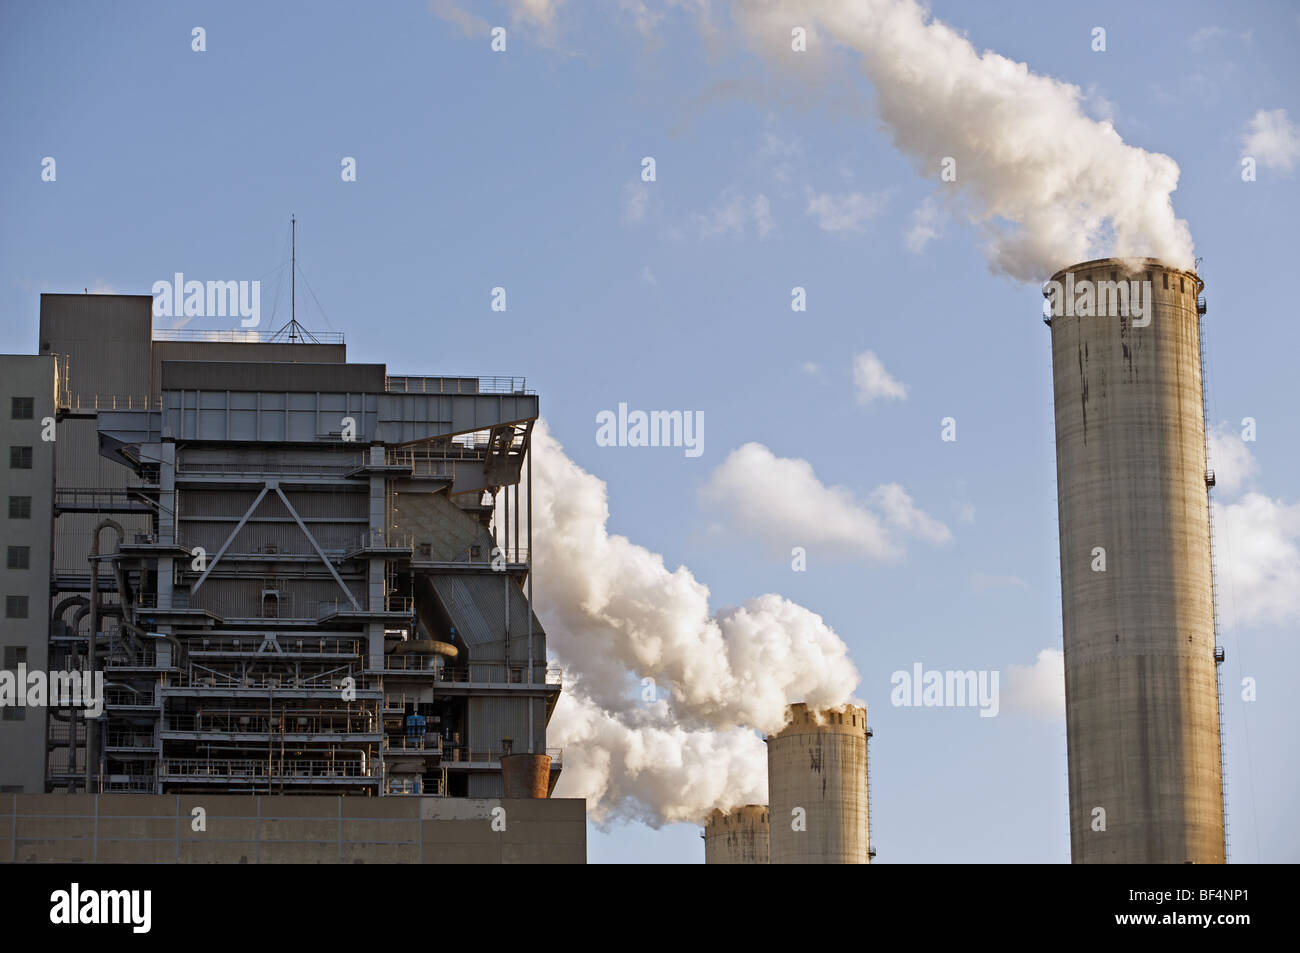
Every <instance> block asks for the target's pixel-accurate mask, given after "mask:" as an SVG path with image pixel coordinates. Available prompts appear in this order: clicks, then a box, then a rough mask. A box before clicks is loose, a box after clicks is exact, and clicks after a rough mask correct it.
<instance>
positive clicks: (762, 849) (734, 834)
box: [704, 804, 770, 864]
mask: <svg viewBox="0 0 1300 953" xmlns="http://www.w3.org/2000/svg"><path fill="white" fill-rule="evenodd" d="M768 845H769V832H768V814H767V805H766V804H746V805H745V806H744V807H737V808H733V809H732V810H730V811H728V812H727V813H725V814H724V813H723V812H722V811H714V812H713V814H711V815H710V816H709V820H708V823H707V824H705V826H704V862H705V863H706V864H766V863H769V862H770V860H769V858H770V849H769V846H768Z"/></svg>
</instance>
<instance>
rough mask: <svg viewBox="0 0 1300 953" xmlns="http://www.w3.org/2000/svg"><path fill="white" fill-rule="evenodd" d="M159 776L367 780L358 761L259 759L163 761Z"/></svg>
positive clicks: (180, 759)
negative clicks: (267, 760)
mask: <svg viewBox="0 0 1300 953" xmlns="http://www.w3.org/2000/svg"><path fill="white" fill-rule="evenodd" d="M159 773H160V775H161V776H162V777H164V778H196V777H209V778H268V777H269V778H274V779H276V780H280V779H284V780H292V779H293V778H367V777H370V772H369V770H368V769H367V768H366V766H365V765H364V764H362V763H361V762H359V761H279V760H274V761H272V763H270V764H268V763H267V762H266V761H264V760H261V759H253V758H230V759H215V758H214V759H211V760H209V759H205V758H163V759H162V761H161V762H160V763H159Z"/></svg>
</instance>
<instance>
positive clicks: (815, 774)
mask: <svg viewBox="0 0 1300 953" xmlns="http://www.w3.org/2000/svg"><path fill="white" fill-rule="evenodd" d="M767 793H768V806H769V807H770V817H771V862H772V863H774V864H866V863H869V862H870V858H869V856H868V851H869V850H870V839H869V836H868V835H869V830H868V817H867V710H866V709H865V708H858V707H856V706H853V705H847V706H845V707H844V708H843V709H840V710H839V711H825V712H816V711H810V710H809V709H808V706H807V705H791V706H790V721H789V723H788V724H787V725H786V727H785V728H783V729H781V731H780V732H778V733H777V734H775V735H772V736H770V737H769V738H768V739H767ZM796 808H802V809H803V818H804V824H805V829H803V830H796V829H795V826H794V823H793V822H794V821H795V815H794V811H795V809H796Z"/></svg>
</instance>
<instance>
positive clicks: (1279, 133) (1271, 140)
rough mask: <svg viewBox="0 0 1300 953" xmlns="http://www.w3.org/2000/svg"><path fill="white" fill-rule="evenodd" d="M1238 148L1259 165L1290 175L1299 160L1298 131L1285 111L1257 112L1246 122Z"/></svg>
mask: <svg viewBox="0 0 1300 953" xmlns="http://www.w3.org/2000/svg"><path fill="white" fill-rule="evenodd" d="M1241 148H1242V153H1243V154H1244V155H1248V156H1254V157H1255V159H1257V160H1258V161H1259V163H1260V164H1261V165H1264V166H1267V167H1269V168H1272V169H1281V170H1283V171H1286V172H1290V171H1291V170H1292V169H1294V168H1295V164H1296V160H1297V159H1300V129H1297V128H1296V124H1295V123H1293V122H1291V120H1290V119H1288V118H1287V115H1286V110H1285V109H1273V110H1267V109H1261V110H1260V111H1259V112H1257V113H1255V115H1254V116H1253V117H1252V118H1251V120H1250V122H1248V123H1246V132H1245V135H1244V136H1243V137H1242V144H1241Z"/></svg>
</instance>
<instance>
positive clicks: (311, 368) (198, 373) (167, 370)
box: [162, 360, 385, 394]
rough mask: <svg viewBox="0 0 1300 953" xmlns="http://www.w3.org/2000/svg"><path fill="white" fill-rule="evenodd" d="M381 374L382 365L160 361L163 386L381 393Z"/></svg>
mask: <svg viewBox="0 0 1300 953" xmlns="http://www.w3.org/2000/svg"><path fill="white" fill-rule="evenodd" d="M384 373H385V367H384V365H383V364H289V363H264V362H253V361H210V360H201V361H163V362H162V389H163V390H164V391H168V390H203V391H227V390H238V391H266V392H268V393H285V392H286V391H287V392H291V393H302V394H313V393H322V392H329V393H335V394H342V393H352V394H365V393H369V394H380V393H383V391H384Z"/></svg>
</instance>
